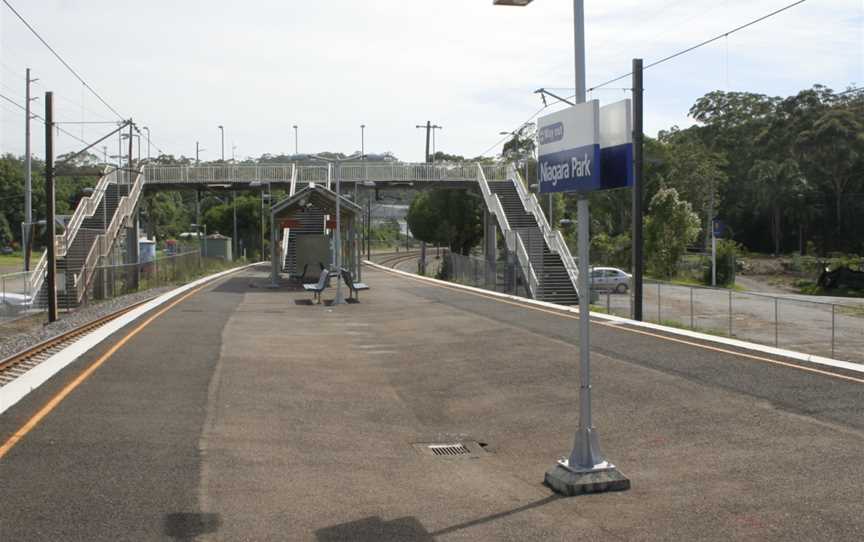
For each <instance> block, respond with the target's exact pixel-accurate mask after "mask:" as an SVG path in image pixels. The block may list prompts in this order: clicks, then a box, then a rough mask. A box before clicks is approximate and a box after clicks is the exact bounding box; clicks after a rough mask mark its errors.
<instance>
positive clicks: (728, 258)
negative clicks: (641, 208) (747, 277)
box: [702, 239, 742, 286]
mask: <svg viewBox="0 0 864 542" xmlns="http://www.w3.org/2000/svg"><path fill="white" fill-rule="evenodd" d="M741 250H742V249H741V245H739V244H738V243H736V242H735V241H733V240H731V239H718V240H717V286H731V285H733V284H735V271H736V265H737V262H738V255H739V254H740V253H741ZM702 280H703V281H704V282H705V284H711V258H710V256H709V257H708V258H705V261H704V264H703V279H702Z"/></svg>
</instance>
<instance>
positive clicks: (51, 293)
mask: <svg viewBox="0 0 864 542" xmlns="http://www.w3.org/2000/svg"><path fill="white" fill-rule="evenodd" d="M45 226H46V227H45V238H46V239H45V246H46V247H48V267H47V268H46V269H45V284H46V290H47V295H48V322H49V323H51V322H56V321H57V259H56V257H57V253H56V249H57V246H56V239H55V237H54V96H53V93H51V92H46V93H45Z"/></svg>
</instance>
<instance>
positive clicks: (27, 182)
mask: <svg viewBox="0 0 864 542" xmlns="http://www.w3.org/2000/svg"><path fill="white" fill-rule="evenodd" d="M34 81H38V79H30V68H27V84H26V89H25V98H24V227H23V228H22V229H21V241H22V245H23V246H22V248H23V249H24V271H30V250H31V249H32V245H33V243H31V239H32V235H31V231H32V228H33V226H32V224H33V184H32V182H33V181H32V179H33V163H32V157H31V152H30V120H31V119H32V118H33V117H32V115H30V102H31V101H33V100H34V99H35V98H30V83H32V82H34Z"/></svg>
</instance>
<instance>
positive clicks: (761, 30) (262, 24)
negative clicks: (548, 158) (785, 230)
mask: <svg viewBox="0 0 864 542" xmlns="http://www.w3.org/2000/svg"><path fill="white" fill-rule="evenodd" d="M791 1H792V0H616V1H614V2H611V1H600V0H588V1H587V2H586V4H587V6H586V20H587V31H586V32H587V50H588V69H587V72H588V73H587V78H588V86H589V87H590V86H592V85H595V84H598V83H600V82H603V81H606V80H608V79H610V78H612V77H615V76H617V75H620V74H623V73H627V72H629V70H630V65H631V59H632V58H633V57H642V58H644V59H645V62H646V63H648V62H651V61H652V60H656V59H659V58H662V57H664V56H666V55H668V54H670V53H673V52H675V51H678V50H680V49H683V48H686V47H688V46H690V45H693V44H695V43H698V42H700V41H702V40H704V39H707V38H709V37H712V36H714V35H717V34H722V33H724V32H726V31H728V30H730V29H732V28H734V27H736V26H738V25H740V24H743V23H745V22H747V21H749V20H751V19H754V18H756V17H759V16H761V15H764V14H767V13H769V12H771V11H773V10H775V9H778V8H780V7H782V6H784V5H786V4H789V3H791ZM9 2H10V3H11V4H12V5H13V6H14V7H15V8H16V9H17V10H18V11H19V13H21V14H22V15H23V16H24V17H25V18H26V19H27V20H28V21H29V22H30V23H31V24H32V25H33V26H34V27H35V28H36V30H37V31H39V32H40V34H41V35H42V36H43V37H44V38H45V39H46V40H47V41H48V43H50V44H51V45H52V46H53V47H54V48H55V49H56V50H57V51H58V52H59V53H60V54H61V55H62V56H63V57H64V58H65V59H66V61H67V62H68V63H69V64H70V65H71V66H72V67H73V68H75V69H76V70H77V71H78V72H79V73H80V74H81V75H82V76H83V77H84V79H85V80H86V81H87V82H88V83H89V84H90V85H91V86H92V87H93V88H94V89H95V90H96V91H97V92H99V93H100V94H101V96H102V97H103V98H104V99H105V100H106V101H107V102H108V103H109V104H110V105H111V106H112V107H114V108H115V109H117V110H118V111H119V112H120V113H121V114H122V115H123V116H124V117H132V118H133V119H134V120H135V121H136V122H138V123H139V124H141V125H147V126H150V128H151V130H152V132H151V133H152V136H153V143H154V144H155V146H156V147H158V148H159V149H161V150H163V151H165V152H168V153H171V154H175V155H180V154H183V155H186V156H192V155H194V153H195V142H196V141H200V142H201V145H202V147H205V148H206V149H207V150H206V151H205V152H204V153H203V155H202V159H214V158H218V154H219V131H218V129H217V125H219V124H223V125H224V126H225V130H226V144H225V146H226V155H227V156H228V157H230V155H231V152H232V147H233V146H236V155H237V157H238V158H240V157H245V156H258V155H260V154H262V153H264V152H270V153H282V152H290V151H293V149H294V145H295V140H294V135H293V129H292V128H291V127H292V125H294V124H297V125H298V126H299V133H300V137H299V149H300V152H318V151H324V150H332V151H343V152H346V153H350V152H353V151H355V150H359V148H360V124H366V126H367V128H366V151H367V152H383V151H392V152H394V153H395V154H396V155H397V156H398V157H399V158H401V159H403V160H422V158H423V145H424V133H423V131H422V130H418V129H416V128H415V126H416V125H417V124H421V123H425V121H426V120H431V121H432V122H434V123H437V124H439V125H441V126H443V129H442V130H441V131H440V132H438V137H437V147H438V149H439V150H444V151H446V152H451V153H457V154H464V155H466V156H475V155H478V154H480V153H486V154H494V153H496V152H500V145H496V142H497V141H498V140H499V136H498V133H499V132H500V131H502V130H512V129H514V128H516V127H518V126H519V125H520V124H521V122H523V121H524V120H525V119H526V118H528V117H530V116H531V115H532V114H533V113H535V112H536V111H537V109H538V108H539V107H540V106H541V105H542V104H541V102H540V99H539V97H538V96H537V95H534V94H533V93H532V92H533V91H534V90H535V89H537V88H538V87H546V88H550V89H555V90H554V91H555V92H561V93H564V94H570V93H572V87H573V86H574V83H573V64H574V61H573V26H572V2H569V1H568V0H536V1H535V2H534V3H533V4H531V5H530V6H528V7H525V8H510V7H499V6H493V5H492V0H436V1H429V0H427V1H420V0H366V1H358V0H305V1H301V0H246V1H244V2H228V1H227V0H207V1H204V0H172V1H167V0H148V1H147V2H131V1H128V0H9ZM27 67H29V68H31V69H32V70H33V76H34V77H38V78H39V79H40V81H39V82H38V83H37V84H36V85H34V92H35V93H36V94H37V95H40V96H41V95H43V94H44V92H45V91H46V90H52V91H54V92H55V95H56V98H55V118H57V119H58V120H61V121H81V120H85V121H87V122H97V121H111V120H115V119H116V117H115V116H114V115H113V114H112V113H111V112H110V111H109V110H108V109H107V108H106V107H105V106H104V105H102V104H101V103H100V102H99V101H98V99H97V98H95V97H94V96H93V95H92V94H90V93H89V92H88V91H86V90H85V89H83V87H82V85H81V84H80V83H79V82H78V81H77V80H76V79H75V78H74V77H73V76H72V75H71V74H70V73H69V72H68V71H67V70H66V68H64V67H63V66H62V65H61V64H60V63H59V62H58V61H57V60H56V59H55V58H54V57H53V56H52V55H51V54H50V52H49V51H48V50H47V49H46V48H45V47H44V46H43V45H42V44H41V43H39V42H38V41H37V40H36V38H35V37H34V36H33V35H32V34H30V33H29V31H28V30H27V29H26V28H25V27H24V25H23V24H22V23H21V22H20V21H19V20H18V19H17V18H16V17H15V16H14V15H13V14H12V12H11V11H10V10H9V8H8V7H6V6H5V5H3V4H0V93H2V94H3V95H4V96H7V97H10V98H12V99H13V100H15V101H17V102H18V103H22V104H23V102H24V70H25V68H27ZM629 83H630V82H629V79H625V80H623V81H620V82H618V83H614V84H612V85H609V88H606V89H603V90H599V91H596V92H594V93H593V94H592V97H594V98H597V99H599V100H601V102H611V101H616V100H619V99H621V98H624V97H628V96H629V94H628V92H627V91H625V90H623V87H629V86H630V84H629ZM814 83H822V84H825V85H828V86H830V87H832V88H834V89H844V88H846V87H847V86H849V85H854V84H862V83H864V0H808V1H807V2H805V3H804V4H802V5H800V6H797V7H795V8H793V9H791V10H789V11H787V12H785V13H783V14H780V15H778V16H776V17H774V18H772V19H769V20H767V21H765V22H762V23H760V24H758V25H756V26H753V27H751V28H749V29H747V30H744V31H742V32H740V33H737V34H734V35H732V36H729V37H728V38H724V39H721V40H720V41H718V42H715V43H714V44H711V45H709V46H706V47H704V48H702V49H700V50H698V51H696V52H694V53H691V54H689V55H686V56H684V57H681V58H679V59H677V60H674V61H671V62H668V63H666V64H663V65H661V66H658V67H656V68H653V69H651V70H649V71H647V72H646V74H645V87H646V112H645V125H646V131H647V132H649V133H651V134H653V133H656V131H657V130H658V129H662V128H667V127H669V126H670V125H673V124H678V125H681V126H685V125H688V124H689V123H690V121H689V120H688V118H687V110H688V109H689V107H690V106H691V105H692V103H693V102H694V100H695V99H696V98H698V97H699V96H701V95H703V94H704V93H706V92H709V91H711V90H716V89H722V90H736V91H738V90H741V91H752V92H759V93H765V94H771V95H788V94H792V93H795V92H797V91H798V90H799V89H802V88H806V87H809V86H811V85H812V84H814ZM36 108H37V110H38V112H40V113H41V112H42V111H43V108H44V104H43V103H42V101H41V100H40V101H38V102H36ZM552 110H554V108H550V109H549V110H547V111H552ZM23 123H24V115H23V113H22V112H21V111H20V110H19V109H17V108H16V107H15V106H13V105H11V104H9V103H8V102H6V101H5V100H2V99H0V152H4V153H5V152H11V153H14V154H21V153H23V148H24V144H23V139H24V137H23ZM65 128H66V129H67V130H69V131H71V132H73V133H75V134H77V135H78V136H79V137H81V136H83V137H84V139H88V140H89V139H94V138H96V137H98V136H99V135H100V131H104V130H105V129H106V125H97V124H88V125H86V126H79V125H67V126H66V127H65ZM43 138H44V132H43V129H42V127H41V126H39V124H38V123H37V124H36V125H35V126H34V130H33V148H34V152H35V153H36V154H37V155H39V156H41V155H42V154H43V150H44V143H43V141H44V139H43ZM116 145H117V142H116V140H115V141H114V142H113V144H111V145H110V147H109V152H111V151H112V150H113V149H114V148H116ZM57 146H58V152H59V153H62V152H66V151H68V150H73V149H75V148H76V147H79V146H80V145H79V144H78V143H77V142H76V141H75V140H73V139H71V138H70V137H68V136H66V135H63V134H61V136H60V138H59V140H58V143H57ZM145 152H146V151H145ZM153 152H154V154H155V153H156V150H155V148H154V149H153Z"/></svg>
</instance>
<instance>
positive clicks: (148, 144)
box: [142, 126, 150, 162]
mask: <svg viewBox="0 0 864 542" xmlns="http://www.w3.org/2000/svg"><path fill="white" fill-rule="evenodd" d="M142 130H147V161H148V162H149V161H150V128H148V127H147V126H145V127H144V128H142Z"/></svg>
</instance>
